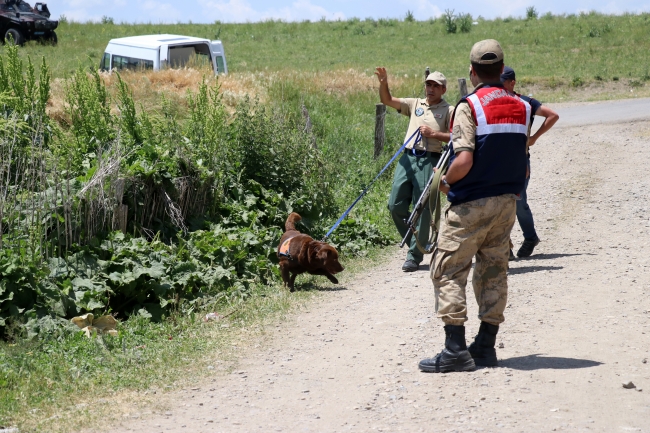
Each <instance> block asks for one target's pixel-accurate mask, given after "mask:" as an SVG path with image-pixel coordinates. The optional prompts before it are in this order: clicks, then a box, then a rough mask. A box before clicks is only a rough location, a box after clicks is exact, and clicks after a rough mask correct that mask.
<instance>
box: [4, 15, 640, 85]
mask: <svg viewBox="0 0 650 433" xmlns="http://www.w3.org/2000/svg"><path fill="white" fill-rule="evenodd" d="M475 22H476V23H477V24H475V25H473V26H472V27H471V31H470V32H469V33H456V34H447V33H446V30H445V26H444V23H443V21H442V19H437V20H430V21H414V22H407V21H400V20H395V19H383V20H372V19H367V20H359V19H350V20H347V21H334V22H330V21H327V22H326V21H322V22H301V23H285V22H278V21H267V22H261V23H246V24H222V23H218V22H217V23H213V24H173V25H162V24H134V25H131V24H119V25H118V24H95V23H86V24H82V23H74V22H68V23H62V24H61V26H60V28H59V30H58V31H57V32H58V35H59V46H58V47H54V48H52V47H43V46H39V45H36V44H34V43H30V45H28V46H27V47H25V48H24V49H23V53H24V54H29V55H31V56H32V57H33V58H34V57H36V58H38V57H40V56H42V55H44V56H45V57H46V59H47V61H48V63H49V64H50V65H51V67H52V70H53V74H54V76H55V77H64V76H67V75H69V74H70V73H71V72H72V71H73V70H75V69H76V68H77V67H79V66H80V65H84V66H85V65H93V66H97V65H99V61H100V59H101V56H102V53H103V50H104V48H105V46H106V44H107V43H108V41H109V40H110V39H111V38H117V37H122V36H130V35H140V34H152V33H172V34H183V35H191V36H197V37H205V38H210V39H214V38H219V39H221V40H222V41H223V42H224V45H225V48H226V54H227V57H228V62H229V68H230V71H231V72H250V71H262V70H267V69H268V70H272V71H281V70H298V71H330V70H340V69H348V68H353V69H356V70H361V71H367V72H368V73H369V74H370V73H371V72H372V69H373V68H374V67H375V66H377V65H380V64H381V65H384V66H386V67H388V68H390V71H392V72H394V73H399V74H421V73H422V68H423V67H424V66H431V67H432V68H434V69H439V70H441V71H442V72H443V73H445V74H446V75H448V76H449V77H457V76H465V75H466V74H467V72H466V70H467V67H468V53H469V50H470V47H471V46H472V44H473V43H474V42H475V41H478V40H480V39H485V38H495V39H497V40H499V41H500V42H501V44H502V45H503V47H504V49H505V52H506V63H507V64H510V65H512V66H514V67H516V68H517V71H518V73H519V74H520V75H521V76H526V77H529V78H530V79H537V78H550V77H557V78H561V79H564V80H570V81H571V80H574V79H581V80H583V81H587V82H588V81H591V80H594V79H596V77H597V79H598V80H605V81H606V80H612V79H613V78H614V77H616V78H629V77H631V78H642V77H646V78H648V75H649V66H648V65H649V63H650V38H648V34H649V31H650V14H647V13H646V14H640V15H629V14H628V15H622V16H609V15H601V14H596V13H590V14H582V15H569V16H550V15H545V16H543V17H540V18H539V19H534V20H524V19H497V20H493V21H486V20H483V19H479V20H478V21H475ZM0 50H1V49H0Z"/></svg>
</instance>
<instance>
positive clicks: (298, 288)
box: [296, 283, 348, 292]
mask: <svg viewBox="0 0 650 433" xmlns="http://www.w3.org/2000/svg"><path fill="white" fill-rule="evenodd" d="M312 290H315V291H319V292H340V291H341V290H348V288H347V287H345V286H341V285H336V286H320V285H318V284H314V283H304V284H296V291H304V292H309V291H312Z"/></svg>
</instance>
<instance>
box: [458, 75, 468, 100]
mask: <svg viewBox="0 0 650 433" xmlns="http://www.w3.org/2000/svg"><path fill="white" fill-rule="evenodd" d="M458 87H459V88H460V97H461V98H462V97H463V96H467V81H466V80H465V79H464V78H459V79H458Z"/></svg>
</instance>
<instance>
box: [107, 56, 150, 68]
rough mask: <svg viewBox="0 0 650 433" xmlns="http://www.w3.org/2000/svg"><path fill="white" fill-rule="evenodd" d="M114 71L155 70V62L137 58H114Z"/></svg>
mask: <svg viewBox="0 0 650 433" xmlns="http://www.w3.org/2000/svg"><path fill="white" fill-rule="evenodd" d="M113 69H130V70H133V71H135V70H140V69H153V60H145V59H136V58H135V57H125V56H113Z"/></svg>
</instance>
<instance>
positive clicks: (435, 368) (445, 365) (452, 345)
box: [418, 325, 476, 373]
mask: <svg viewBox="0 0 650 433" xmlns="http://www.w3.org/2000/svg"><path fill="white" fill-rule="evenodd" d="M445 335H446V338H445V348H444V349H442V352H440V353H439V354H437V355H436V356H434V357H433V358H427V359H423V360H422V361H420V364H419V365H418V366H419V367H420V370H422V371H424V372H427V373H446V372H448V371H474V370H476V365H474V361H473V360H472V355H470V354H469V352H468V351H467V343H465V327H464V326H462V325H461V326H456V325H445Z"/></svg>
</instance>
